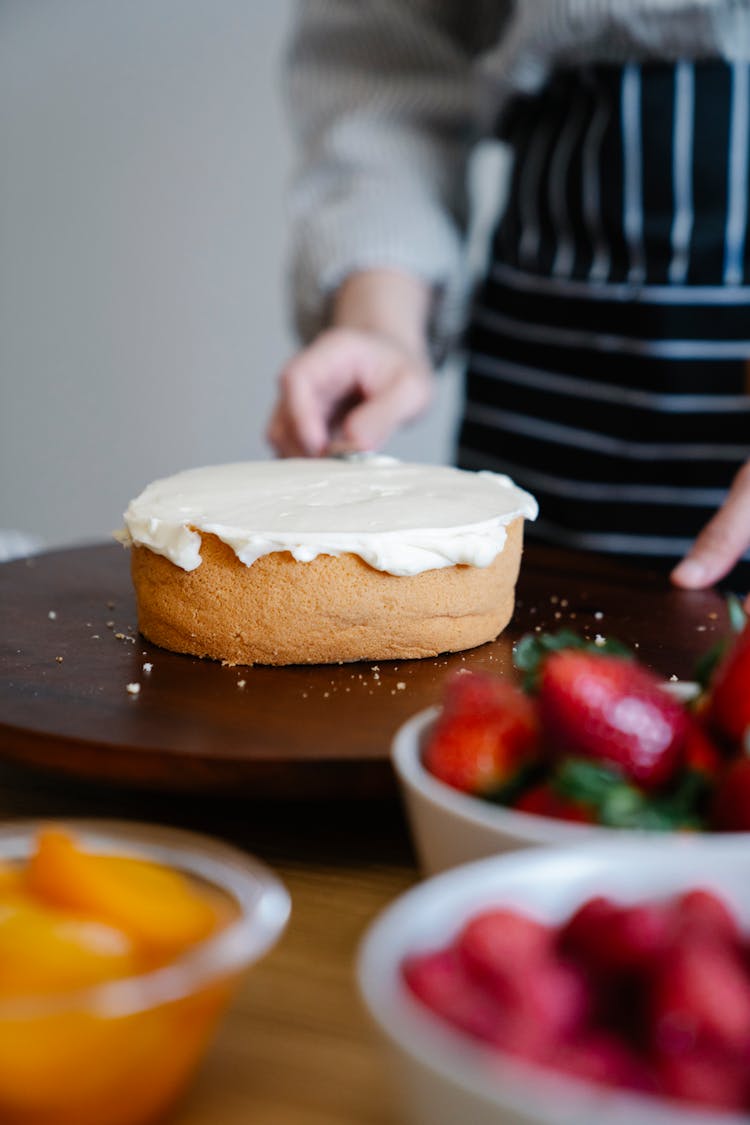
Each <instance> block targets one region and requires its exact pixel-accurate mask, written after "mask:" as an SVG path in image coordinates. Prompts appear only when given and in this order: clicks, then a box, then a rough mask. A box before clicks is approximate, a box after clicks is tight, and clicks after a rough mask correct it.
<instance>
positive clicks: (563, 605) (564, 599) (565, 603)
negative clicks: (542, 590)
mask: <svg viewBox="0 0 750 1125" xmlns="http://www.w3.org/2000/svg"><path fill="white" fill-rule="evenodd" d="M560 605H561V606H562V608H563V609H567V606H568V599H567V598H561V599H560Z"/></svg>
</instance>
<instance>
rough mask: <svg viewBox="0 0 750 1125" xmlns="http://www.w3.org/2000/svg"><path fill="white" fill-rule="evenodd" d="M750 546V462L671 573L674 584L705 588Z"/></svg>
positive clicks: (718, 577) (721, 576)
mask: <svg viewBox="0 0 750 1125" xmlns="http://www.w3.org/2000/svg"><path fill="white" fill-rule="evenodd" d="M748 547H750V462H748V463H747V464H745V465H743V467H742V468H741V469H740V471H739V472H738V473H737V476H736V477H735V478H734V481H733V482H732V487H731V489H730V490H729V494H728V496H727V498H726V500H725V501H724V503H723V504H722V506H721V508H719V511H718V512H717V513H716V515H715V516H714V517H713V519H711V520H709V522H708V523H707V524H706V526H705V527H704V528H703V530H702V531H701V533H700V535H699V536H698V538H697V539H696V540H695V543H694V544H693V546H692V547H691V548H690V550H689V552H688V553H687V555H686V556H685V558H684V559H683V560H682V562H680V563H679V564H678V565H677V566H676V567H675V569H674V570H673V571H672V575H671V577H672V581H673V582H674V584H675V585H676V586H683V587H685V588H686V589H703V587H705V586H711V585H713V583H714V582H718V581H719V580H720V579H721V578H723V577H724V576H725V575H726V574H728V573H729V571H730V570H731V569H732V567H733V566H734V565H735V563H736V562H737V561H738V560H739V559H740V558H741V556H742V555H743V554H744V552H745V551H746V550H747V548H748Z"/></svg>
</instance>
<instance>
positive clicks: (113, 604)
mask: <svg viewBox="0 0 750 1125" xmlns="http://www.w3.org/2000/svg"><path fill="white" fill-rule="evenodd" d="M114 608H115V603H114V602H107V609H114Z"/></svg>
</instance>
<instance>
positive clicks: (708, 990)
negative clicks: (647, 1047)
mask: <svg viewBox="0 0 750 1125" xmlns="http://www.w3.org/2000/svg"><path fill="white" fill-rule="evenodd" d="M651 1034H652V1039H653V1042H654V1046H655V1047H656V1049H657V1051H658V1052H659V1054H666V1055H683V1054H686V1053H687V1052H689V1051H691V1050H693V1048H694V1047H696V1046H697V1047H700V1048H706V1049H710V1050H724V1051H730V1052H733V1053H736V1054H742V1053H746V1052H747V1051H748V1050H750V979H748V975H747V973H746V971H745V968H744V966H743V964H742V961H741V960H740V957H739V955H738V954H736V953H735V952H734V951H733V950H732V949H731V948H728V947H726V946H724V945H721V944H719V942H717V941H700V940H698V941H696V940H689V941H683V942H679V943H677V944H676V945H675V946H673V947H672V949H670V951H669V956H668V957H665V958H664V960H663V963H662V964H661V966H660V967H659V969H658V971H657V972H656V973H655V976H654V980H653V986H652V996H651Z"/></svg>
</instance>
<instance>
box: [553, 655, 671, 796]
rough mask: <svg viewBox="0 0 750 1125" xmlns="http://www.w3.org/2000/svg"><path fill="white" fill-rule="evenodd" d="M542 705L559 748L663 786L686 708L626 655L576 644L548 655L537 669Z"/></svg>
mask: <svg viewBox="0 0 750 1125" xmlns="http://www.w3.org/2000/svg"><path fill="white" fill-rule="evenodd" d="M539 707H540V712H541V715H542V721H543V725H544V727H545V729H546V732H547V737H548V739H549V741H550V743H551V745H553V746H554V747H555V748H556V750H558V751H559V752H560V753H566V752H568V753H573V754H575V755H577V756H579V757H587V758H593V759H595V760H596V761H601V762H605V763H608V764H609V765H612V766H614V767H616V768H617V769H619V770H620V771H621V772H622V773H623V774H624V775H625V776H626V777H628V778H631V779H632V780H633V781H635V782H636V783H637V784H638V785H640V786H642V787H643V788H656V787H658V786H661V785H663V784H664V783H665V782H667V781H669V780H670V779H671V778H672V777H673V776H674V774H675V772H676V770H677V767H678V765H679V761H680V753H681V750H682V743H683V739H684V737H685V733H686V730H687V725H688V723H687V712H686V710H685V708H684V707H683V706H682V704H681V703H679V702H678V701H677V700H675V699H673V698H672V697H671V696H669V695H667V693H666V692H665V691H663V690H662V688H661V686H660V682H659V680H658V679H657V678H656V676H653V675H652V674H651V673H650V672H649V671H648V670H647V669H645V668H642V667H640V666H639V665H637V664H634V663H633V662H632V661H630V660H626V659H624V658H622V657H619V656H603V655H597V654H595V653H589V652H581V651H580V650H576V649H567V650H563V651H561V652H556V653H553V654H552V655H551V656H549V657H548V658H547V660H546V661H545V664H544V668H543V671H542V679H541V686H540V692H539Z"/></svg>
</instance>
